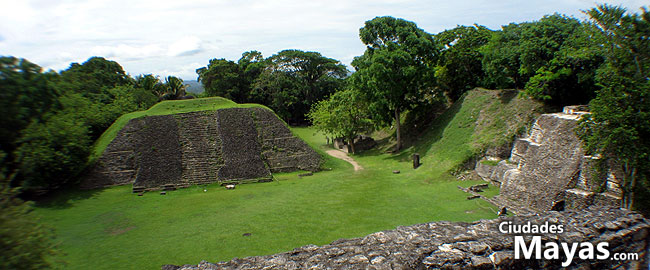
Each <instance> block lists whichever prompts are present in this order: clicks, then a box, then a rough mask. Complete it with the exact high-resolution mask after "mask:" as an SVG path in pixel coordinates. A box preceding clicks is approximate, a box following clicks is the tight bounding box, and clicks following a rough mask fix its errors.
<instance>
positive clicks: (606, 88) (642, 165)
mask: <svg viewBox="0 0 650 270" xmlns="http://www.w3.org/2000/svg"><path fill="white" fill-rule="evenodd" d="M586 13H587V14H588V15H589V16H590V17H591V19H592V20H593V22H594V24H595V25H596V27H597V28H598V30H599V31H600V32H601V34H602V35H603V36H604V37H605V38H604V39H602V40H600V42H602V43H601V46H602V47H603V48H605V64H604V65H603V66H602V67H601V68H600V70H599V72H598V78H597V80H598V83H599V84H600V85H601V86H602V88H600V89H599V90H598V91H597V93H596V97H595V98H594V99H593V100H592V101H591V102H590V104H589V106H590V110H591V115H587V116H586V117H583V119H582V120H581V126H580V127H581V129H580V130H579V132H578V134H579V135H580V137H581V138H582V139H583V141H584V142H585V147H586V150H587V151H588V152H589V153H591V154H594V155H597V156H600V158H601V160H602V161H603V162H604V163H605V164H607V165H608V166H609V167H610V168H611V169H613V170H617V169H620V170H621V171H622V172H623V179H621V180H622V183H621V185H620V186H621V188H622V189H623V206H624V207H627V208H634V207H642V208H645V209H644V210H646V211H647V210H649V209H648V208H649V207H650V206H648V205H647V201H649V200H650V196H649V195H650V194H648V189H649V187H650V183H649V180H648V179H649V177H650V165H649V164H650V140H649V139H650V13H649V12H648V11H647V10H645V9H644V10H643V13H642V14H629V13H627V11H626V10H625V9H623V8H621V7H614V6H610V5H600V6H598V7H596V8H593V9H591V10H588V11H587V12H586ZM639 195H643V196H645V197H644V198H643V199H644V201H645V203H644V204H638V205H637V204H635V200H636V199H637V197H642V196H639Z"/></svg>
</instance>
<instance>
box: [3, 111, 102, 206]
mask: <svg viewBox="0 0 650 270" xmlns="http://www.w3.org/2000/svg"><path fill="white" fill-rule="evenodd" d="M19 142H20V147H18V149H16V151H15V157H16V163H17V164H18V172H17V176H16V178H15V179H13V180H14V185H15V186H21V187H23V191H25V192H30V193H41V192H45V191H49V190H54V189H56V188H58V187H60V186H62V185H64V184H67V183H70V181H71V180H72V179H74V177H75V176H77V174H78V173H79V172H81V170H82V169H83V168H84V166H85V165H86V161H87V160H88V155H89V154H90V145H91V140H90V137H89V136H88V125H87V124H85V123H84V121H80V117H79V114H75V113H65V112H59V113H55V114H51V115H49V116H48V117H46V118H45V119H44V121H42V122H41V121H33V122H32V123H31V124H30V125H29V126H28V127H27V128H26V129H25V130H24V131H23V132H22V134H21V138H20V141H19ZM17 181H20V183H17Z"/></svg>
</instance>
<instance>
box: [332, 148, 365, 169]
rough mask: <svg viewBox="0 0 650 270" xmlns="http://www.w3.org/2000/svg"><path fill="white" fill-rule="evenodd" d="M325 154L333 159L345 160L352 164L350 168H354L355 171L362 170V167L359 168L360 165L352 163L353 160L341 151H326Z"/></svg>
mask: <svg viewBox="0 0 650 270" xmlns="http://www.w3.org/2000/svg"><path fill="white" fill-rule="evenodd" d="M327 154H328V155H330V156H333V157H335V158H338V159H342V160H345V161H347V162H348V163H350V164H352V166H354V170H355V171H360V170H363V167H361V165H359V163H357V162H356V161H354V159H352V158H351V157H349V156H348V154H346V153H345V152H343V151H341V150H327Z"/></svg>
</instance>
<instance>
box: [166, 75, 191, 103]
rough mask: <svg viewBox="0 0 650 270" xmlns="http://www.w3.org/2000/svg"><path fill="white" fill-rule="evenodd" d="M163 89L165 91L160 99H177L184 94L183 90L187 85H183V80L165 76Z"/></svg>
mask: <svg viewBox="0 0 650 270" xmlns="http://www.w3.org/2000/svg"><path fill="white" fill-rule="evenodd" d="M164 87H165V90H166V91H165V95H163V96H162V99H179V98H181V97H184V96H185V94H186V92H185V89H186V88H187V85H185V84H184V83H183V79H180V78H177V77H174V76H167V78H165V84H164Z"/></svg>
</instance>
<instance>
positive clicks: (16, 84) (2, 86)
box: [0, 57, 59, 153]
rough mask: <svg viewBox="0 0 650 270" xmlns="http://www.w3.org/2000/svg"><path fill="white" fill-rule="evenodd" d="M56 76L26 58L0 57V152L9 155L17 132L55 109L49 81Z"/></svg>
mask: <svg viewBox="0 0 650 270" xmlns="http://www.w3.org/2000/svg"><path fill="white" fill-rule="evenodd" d="M57 76H58V75H57V74H56V73H54V72H48V73H42V69H41V67H39V66H38V65H36V64H33V63H31V62H29V61H27V60H25V59H18V58H15V57H0V114H1V115H2V117H0V127H1V128H0V150H2V151H4V152H5V153H12V152H13V151H14V150H15V149H16V147H17V145H16V141H17V139H18V137H19V135H20V131H21V130H23V129H24V128H25V127H27V126H28V125H29V123H30V122H31V120H32V119H34V118H40V117H41V116H42V115H43V114H45V113H46V112H47V111H48V110H49V109H50V108H51V107H52V106H56V103H57V97H58V95H59V93H58V92H57V90H56V89H55V87H53V85H52V83H51V81H53V80H55V79H56V77H57Z"/></svg>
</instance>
